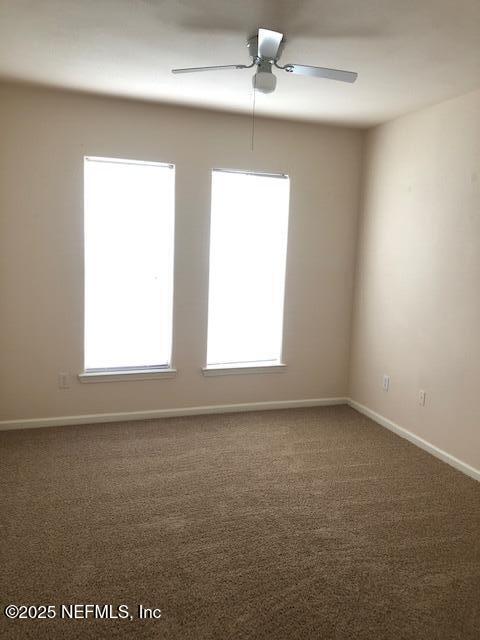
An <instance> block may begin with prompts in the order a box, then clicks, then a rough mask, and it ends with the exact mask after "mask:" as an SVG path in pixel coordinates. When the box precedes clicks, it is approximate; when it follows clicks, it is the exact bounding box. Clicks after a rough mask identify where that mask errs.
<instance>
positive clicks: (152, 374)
mask: <svg viewBox="0 0 480 640" xmlns="http://www.w3.org/2000/svg"><path fill="white" fill-rule="evenodd" d="M176 375H177V370H176V369H165V368H162V369H131V370H129V371H84V372H83V373H80V374H79V375H78V379H79V380H80V382H83V383H88V384H90V383H92V382H127V381H128V382H130V381H132V380H156V379H157V378H175V377H176Z"/></svg>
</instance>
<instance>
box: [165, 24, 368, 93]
mask: <svg viewBox="0 0 480 640" xmlns="http://www.w3.org/2000/svg"><path fill="white" fill-rule="evenodd" d="M284 46H285V38H284V35H283V33H279V32H278V31H270V30H269V29H259V30H258V35H256V36H253V37H252V38H250V39H249V40H248V41H247V47H248V52H249V54H250V57H251V58H252V63H251V64H226V65H221V66H213V67H190V68H188V69H172V73H194V72H197V71H217V70H223V69H251V68H252V67H254V66H256V67H257V70H256V72H255V75H254V76H253V78H252V84H253V87H254V89H256V90H257V91H260V92H261V93H272V91H275V87H276V85H277V78H276V77H275V75H274V74H273V71H272V67H275V68H276V69H281V70H282V71H286V72H287V73H294V74H298V75H302V76H312V77H315V78H327V79H328V80H340V81H341V82H355V80H356V79H357V75H358V74H357V73H355V72H353V71H342V70H341V69H327V68H326V67H312V66H309V65H305V64H290V63H289V64H286V65H283V66H282V65H280V64H279V63H278V61H279V59H280V56H281V55H282V52H283V48H284Z"/></svg>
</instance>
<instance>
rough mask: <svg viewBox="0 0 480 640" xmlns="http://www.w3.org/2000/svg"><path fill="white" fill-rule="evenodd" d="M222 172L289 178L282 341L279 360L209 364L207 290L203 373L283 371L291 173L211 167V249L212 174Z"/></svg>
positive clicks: (220, 374) (205, 374) (206, 374)
mask: <svg viewBox="0 0 480 640" xmlns="http://www.w3.org/2000/svg"><path fill="white" fill-rule="evenodd" d="M216 171H218V172H221V173H242V174H246V175H251V176H262V177H267V178H278V179H280V180H288V181H289V183H290V185H289V194H288V224H287V250H286V255H285V276H284V278H285V281H284V287H283V310H282V340H281V343H280V353H279V358H278V360H272V361H269V363H268V364H254V363H253V362H252V363H242V362H230V363H225V364H208V362H207V354H208V295H209V289H208V290H207V336H206V339H205V352H204V362H205V363H206V364H205V366H203V367H202V369H201V370H202V373H203V375H204V376H206V377H214V376H227V375H235V374H252V373H254V374H255V373H283V372H285V371H286V370H287V365H286V363H285V362H284V359H285V358H284V356H285V313H286V307H287V304H286V300H287V281H288V277H287V274H288V240H289V236H290V225H291V206H290V205H291V198H292V178H291V176H290V174H289V173H281V172H279V173H272V172H269V171H252V170H244V169H226V168H225V167H223V168H219V167H213V168H212V169H210V215H209V223H208V224H209V229H208V233H209V249H210V226H211V216H212V209H211V203H212V176H213V173H214V172H216ZM207 268H208V273H209V279H208V286H209V287H210V251H209V262H208V267H207Z"/></svg>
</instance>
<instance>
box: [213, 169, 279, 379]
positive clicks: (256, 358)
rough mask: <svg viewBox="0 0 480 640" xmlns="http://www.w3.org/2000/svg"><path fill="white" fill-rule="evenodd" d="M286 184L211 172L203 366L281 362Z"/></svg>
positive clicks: (250, 175)
mask: <svg viewBox="0 0 480 640" xmlns="http://www.w3.org/2000/svg"><path fill="white" fill-rule="evenodd" d="M289 190H290V184H289V179H288V177H287V176H284V175H267V174H253V173H242V172H234V171H223V170H215V171H213V173H212V210H211V221H210V280H209V296H208V345H207V368H206V370H208V369H222V368H237V367H238V368H241V367H244V368H247V367H262V366H264V367H265V366H267V367H268V366H274V365H280V364H281V357H282V333H283V299H284V288H285V266H286V253H287V233H288V205H289Z"/></svg>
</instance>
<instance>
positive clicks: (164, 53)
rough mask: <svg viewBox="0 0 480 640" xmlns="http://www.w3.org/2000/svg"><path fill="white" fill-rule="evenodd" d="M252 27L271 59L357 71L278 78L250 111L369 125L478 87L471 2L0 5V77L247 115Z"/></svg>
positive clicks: (26, 1)
mask: <svg viewBox="0 0 480 640" xmlns="http://www.w3.org/2000/svg"><path fill="white" fill-rule="evenodd" d="M258 27H265V28H269V29H274V30H278V31H282V32H283V33H285V35H286V38H287V45H286V47H285V51H284V55H283V57H282V62H283V63H286V62H294V63H302V64H312V65H320V66H327V67H338V68H340V69H348V70H352V71H358V73H359V79H358V81H357V83H356V84H354V85H347V84H344V83H340V82H332V81H328V80H323V79H322V80H320V79H316V78H308V77H301V76H292V75H290V74H287V73H285V72H282V71H278V72H277V75H278V85H277V90H276V91H275V93H273V94H270V95H258V96H257V105H256V106H257V112H258V113H261V114H266V115H267V114H268V115H272V116H277V117H287V118H294V119H302V120H314V121H327V122H339V123H349V124H353V125H359V126H365V125H371V124H375V123H378V122H381V121H384V120H387V119H390V118H392V117H395V116H397V115H400V114H402V113H405V112H408V111H411V110H414V109H416V108H419V107H421V106H424V105H427V104H431V103H434V102H438V101H440V100H443V99H446V98H449V97H453V96H455V95H459V94H461V93H466V92H468V91H470V90H473V89H476V88H477V87H479V86H480V0H296V1H295V0H263V1H262V0H256V1H254V0H177V1H175V0H41V1H40V0H0V76H1V77H3V78H7V79H16V80H21V81H34V82H37V83H42V84H46V85H50V86H58V87H66V88H71V89H80V90H87V91H94V92H100V93H106V94H113V95H119V96H130V97H135V98H142V99H148V100H156V101H161V102H173V103H178V104H188V105H196V106H201V107H213V108H217V109H226V110H232V111H241V112H249V111H251V108H252V88H251V76H252V70H241V71H235V70H232V71H217V72H211V73H202V74H192V75H180V76H173V75H172V74H171V73H170V69H171V68H172V67H186V66H201V65H211V64H236V63H247V64H248V62H249V58H248V56H247V50H246V47H245V41H246V38H247V37H248V36H249V35H252V34H253V33H255V32H256V30H257V28H258Z"/></svg>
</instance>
